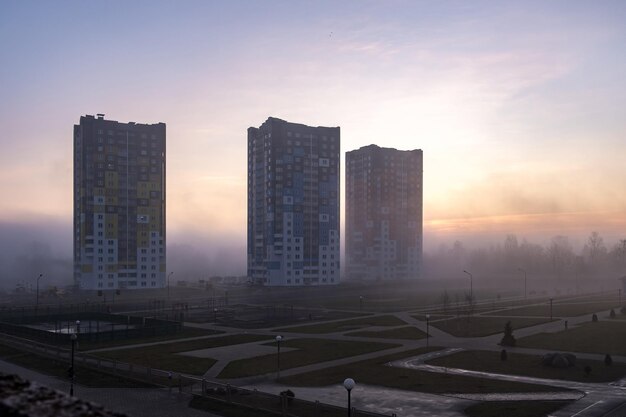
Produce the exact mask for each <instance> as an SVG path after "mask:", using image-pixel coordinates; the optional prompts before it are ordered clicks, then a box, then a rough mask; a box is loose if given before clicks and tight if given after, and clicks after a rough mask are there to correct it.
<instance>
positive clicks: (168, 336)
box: [77, 327, 224, 351]
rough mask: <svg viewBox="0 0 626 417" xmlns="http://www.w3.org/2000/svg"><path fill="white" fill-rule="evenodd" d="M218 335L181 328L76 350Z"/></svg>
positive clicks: (200, 330) (80, 346) (80, 347)
mask: <svg viewBox="0 0 626 417" xmlns="http://www.w3.org/2000/svg"><path fill="white" fill-rule="evenodd" d="M220 333H224V332H222V331H218V330H208V329H198V328H195V327H183V328H182V330H181V331H180V332H178V333H172V334H163V335H157V336H149V337H142V338H134V339H133V338H131V339H119V340H118V339H115V340H104V341H100V342H86V341H82V342H80V343H79V344H78V346H77V348H78V349H79V350H81V351H86V350H92V349H103V348H109V347H117V346H129V345H138V344H143V343H153V342H162V341H167V340H176V339H186V338H192V337H201V336H210V335H213V334H220Z"/></svg>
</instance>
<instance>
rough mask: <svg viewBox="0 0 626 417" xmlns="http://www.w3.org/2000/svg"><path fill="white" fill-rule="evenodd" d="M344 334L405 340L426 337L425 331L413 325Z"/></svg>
mask: <svg viewBox="0 0 626 417" xmlns="http://www.w3.org/2000/svg"><path fill="white" fill-rule="evenodd" d="M346 336H358V337H375V338H380V339H406V340H420V339H424V338H425V337H426V333H424V332H423V331H421V330H420V329H418V328H416V327H413V326H405V327H398V328H395V329H389V330H379V331H367V330H365V331H360V332H352V333H346Z"/></svg>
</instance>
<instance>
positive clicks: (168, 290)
mask: <svg viewBox="0 0 626 417" xmlns="http://www.w3.org/2000/svg"><path fill="white" fill-rule="evenodd" d="M173 273H174V272H170V273H169V274H167V302H168V303H169V302H170V277H171V276H172V274H173Z"/></svg>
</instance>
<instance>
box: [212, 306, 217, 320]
mask: <svg viewBox="0 0 626 417" xmlns="http://www.w3.org/2000/svg"><path fill="white" fill-rule="evenodd" d="M213 321H214V322H215V323H217V308H214V309H213Z"/></svg>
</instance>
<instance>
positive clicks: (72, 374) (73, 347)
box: [68, 333, 78, 396]
mask: <svg viewBox="0 0 626 417" xmlns="http://www.w3.org/2000/svg"><path fill="white" fill-rule="evenodd" d="M70 339H71V340H72V357H71V362H70V369H69V370H68V374H69V377H70V395H71V396H73V395H74V375H75V372H74V349H75V347H76V339H78V336H76V333H72V335H71V336H70Z"/></svg>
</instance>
